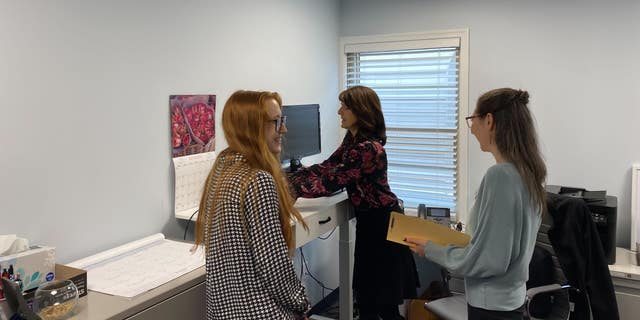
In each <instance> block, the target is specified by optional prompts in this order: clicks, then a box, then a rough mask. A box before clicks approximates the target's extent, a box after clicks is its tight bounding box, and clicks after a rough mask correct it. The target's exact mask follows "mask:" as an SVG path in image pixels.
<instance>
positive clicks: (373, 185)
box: [289, 133, 398, 211]
mask: <svg viewBox="0 0 640 320" xmlns="http://www.w3.org/2000/svg"><path fill="white" fill-rule="evenodd" d="M347 134H348V135H349V133H347ZM350 138H351V137H348V138H345V139H344V141H343V142H342V144H341V145H340V146H339V147H338V149H336V151H335V152H334V153H333V154H332V155H331V156H330V157H329V159H327V160H325V161H324V162H322V163H319V164H315V165H312V166H310V167H306V168H302V169H300V170H298V171H296V172H295V173H293V174H291V176H289V181H290V183H291V188H292V189H293V190H294V191H295V192H296V193H297V195H298V196H299V197H303V198H316V197H323V196H328V195H331V194H332V193H334V192H336V191H338V190H340V189H342V188H346V189H347V193H348V195H349V199H350V200H351V202H352V204H353V206H354V207H355V209H356V210H357V211H363V210H368V209H376V208H393V207H395V206H396V205H397V203H398V198H397V197H396V195H395V194H393V192H391V188H389V183H388V181H387V153H386V152H385V150H384V147H383V146H382V144H381V143H380V141H378V140H377V139H373V138H363V137H356V138H355V139H350Z"/></svg>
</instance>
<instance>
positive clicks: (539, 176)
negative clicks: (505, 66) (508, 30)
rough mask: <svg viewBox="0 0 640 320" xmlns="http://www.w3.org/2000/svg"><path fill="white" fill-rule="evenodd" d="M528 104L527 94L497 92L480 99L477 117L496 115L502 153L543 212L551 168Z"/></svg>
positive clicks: (496, 126) (499, 149)
mask: <svg viewBox="0 0 640 320" xmlns="http://www.w3.org/2000/svg"><path fill="white" fill-rule="evenodd" d="M528 103H529V93H528V92H527V91H523V90H516V89H511V88H500V89H494V90H491V91H489V92H486V93H485V94H483V95H482V96H480V98H478V103H477V105H476V111H475V114H477V115H480V116H482V117H484V116H486V115H487V114H489V113H491V114H492V115H493V119H494V124H495V125H494V126H495V143H496V146H497V147H498V151H500V153H501V154H502V156H503V157H504V158H505V160H507V161H508V162H510V163H512V164H513V165H514V166H515V167H516V169H517V170H518V172H519V173H520V176H521V177H522V179H523V181H524V184H525V186H526V187H527V189H528V190H529V193H531V196H532V200H533V202H534V204H536V205H538V206H539V207H540V212H545V211H546V207H547V206H546V192H545V190H544V183H545V180H546V178H547V167H546V165H545V163H544V159H543V158H542V154H541V153H540V149H539V147H538V137H537V134H536V129H535V123H534V119H533V116H532V115H531V112H530V111H529V107H528V106H527V105H528Z"/></svg>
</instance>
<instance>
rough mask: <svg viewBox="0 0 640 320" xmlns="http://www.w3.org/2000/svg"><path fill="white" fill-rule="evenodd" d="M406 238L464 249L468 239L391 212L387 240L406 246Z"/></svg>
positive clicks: (458, 232)
mask: <svg viewBox="0 0 640 320" xmlns="http://www.w3.org/2000/svg"><path fill="white" fill-rule="evenodd" d="M406 237H419V238H423V239H427V240H431V241H433V242H435V243H437V244H439V245H443V246H446V245H449V244H453V245H456V246H460V247H464V246H466V245H467V244H468V243H469V239H470V237H469V236H468V235H467V234H464V233H462V232H460V231H456V230H453V229H450V228H447V227H445V226H442V225H439V224H437V223H435V222H432V221H429V220H425V219H422V218H418V217H410V216H406V215H404V214H402V213H398V212H391V218H390V219H389V229H388V230H387V240H389V241H393V242H397V243H400V244H404V245H408V243H407V242H406V241H404V239H405V238H406Z"/></svg>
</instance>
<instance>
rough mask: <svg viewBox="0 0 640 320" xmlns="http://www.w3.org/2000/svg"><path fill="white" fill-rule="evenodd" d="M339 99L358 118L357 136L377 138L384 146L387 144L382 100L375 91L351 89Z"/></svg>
mask: <svg viewBox="0 0 640 320" xmlns="http://www.w3.org/2000/svg"><path fill="white" fill-rule="evenodd" d="M338 99H339V100H340V101H341V102H342V103H344V105H345V106H346V107H347V108H349V109H350V110H351V112H353V114H354V115H355V116H356V118H357V122H356V125H357V126H358V133H357V134H356V135H359V136H363V137H365V138H375V139H377V140H380V143H381V144H382V145H384V144H385V143H386V142H387V127H386V126H385V124H384V116H383V115H382V106H381V104H380V98H378V94H377V93H376V92H375V91H373V89H371V88H369V87H365V86H355V87H351V88H349V89H346V90H344V91H342V92H341V93H340V95H339V96H338ZM347 135H349V133H347Z"/></svg>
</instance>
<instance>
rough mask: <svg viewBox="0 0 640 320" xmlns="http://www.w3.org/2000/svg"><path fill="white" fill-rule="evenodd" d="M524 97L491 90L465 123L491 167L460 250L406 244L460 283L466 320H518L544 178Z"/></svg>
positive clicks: (420, 242)
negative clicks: (468, 237) (488, 155)
mask: <svg viewBox="0 0 640 320" xmlns="http://www.w3.org/2000/svg"><path fill="white" fill-rule="evenodd" d="M528 102H529V94H528V93H527V92H526V91H521V90H514V89H510V88H502V89H495V90H492V91H489V92H487V93H485V94H483V95H482V96H481V97H480V98H478V102H477V105H476V109H475V112H474V113H473V115H471V116H469V117H467V118H466V120H467V125H468V126H469V127H470V128H471V133H472V134H473V135H474V136H475V137H476V139H477V140H478V142H479V144H480V148H481V149H482V151H485V152H490V153H491V154H492V155H493V156H494V158H495V160H496V164H495V165H493V166H492V167H490V168H489V169H488V170H487V172H486V173H485V176H484V177H483V179H482V182H481V183H480V187H479V188H478V193H477V194H476V199H475V203H474V205H473V208H472V209H471V212H470V218H469V223H468V228H467V232H468V233H470V234H471V241H470V243H469V244H468V245H467V246H465V247H457V246H453V245H449V246H440V245H437V244H434V243H432V242H430V241H426V240H424V239H420V238H407V239H406V240H407V241H408V242H410V243H412V244H413V246H412V250H413V251H414V252H415V253H417V254H418V255H420V256H425V257H426V258H428V259H430V260H432V261H434V262H436V263H438V264H440V265H441V266H443V267H445V268H447V269H448V270H450V271H452V272H454V273H456V274H459V275H462V276H464V278H465V294H466V298H467V303H468V307H467V313H468V316H469V319H470V320H472V319H522V318H523V311H524V302H525V295H526V282H527V279H528V276H529V262H530V261H531V255H532V254H533V248H534V246H535V241H536V234H537V232H538V228H539V227H540V221H541V215H542V214H543V213H544V211H545V208H546V204H545V203H546V200H545V190H544V185H543V184H544V180H545V178H546V174H547V170H546V166H545V164H544V161H543V159H542V156H541V155H540V151H539V148H538V142H537V136H536V131H535V128H534V121H533V118H532V116H531V114H530V112H529V108H528V107H527V104H528Z"/></svg>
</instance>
